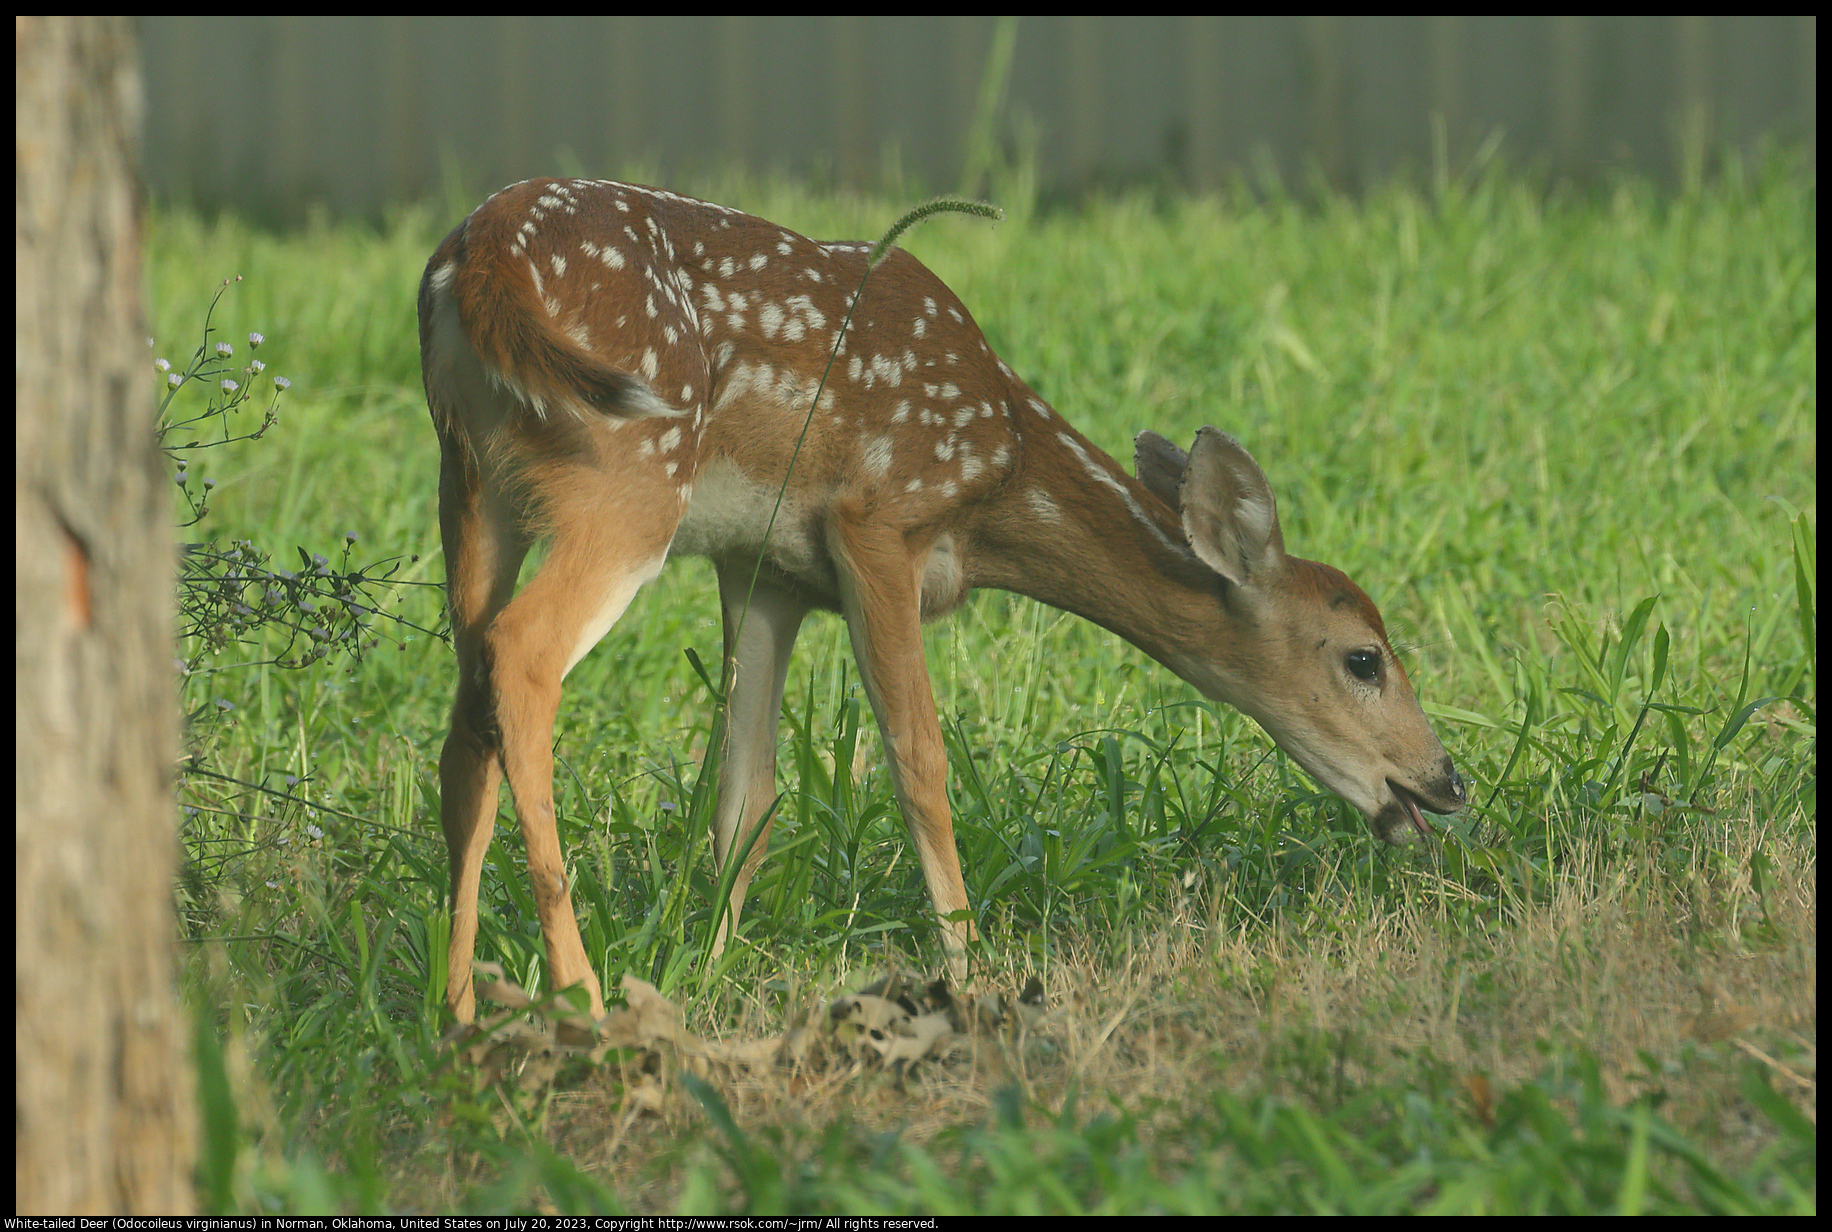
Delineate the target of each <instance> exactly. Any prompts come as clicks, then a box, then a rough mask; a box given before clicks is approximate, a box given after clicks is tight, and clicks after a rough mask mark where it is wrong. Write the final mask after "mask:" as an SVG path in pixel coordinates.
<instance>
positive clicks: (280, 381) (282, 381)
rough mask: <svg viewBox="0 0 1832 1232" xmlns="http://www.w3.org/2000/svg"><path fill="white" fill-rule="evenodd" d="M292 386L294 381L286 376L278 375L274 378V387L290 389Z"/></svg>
mask: <svg viewBox="0 0 1832 1232" xmlns="http://www.w3.org/2000/svg"><path fill="white" fill-rule="evenodd" d="M292 387H293V383H292V382H291V381H289V380H287V379H286V378H285V377H283V376H277V377H275V378H274V388H275V389H279V390H288V389H291V388H292Z"/></svg>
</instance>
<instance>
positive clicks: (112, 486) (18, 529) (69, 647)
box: [13, 17, 196, 1215]
mask: <svg viewBox="0 0 1832 1232" xmlns="http://www.w3.org/2000/svg"><path fill="white" fill-rule="evenodd" d="M13 46H14V58H15V69H16V73H17V75H16V78H15V88H16V91H17V93H16V96H15V110H14V121H15V124H16V126H17V133H16V139H17V144H16V146H15V171H16V176H15V188H16V191H17V194H18V200H17V203H16V212H15V214H14V226H15V244H16V258H17V262H18V264H17V266H16V270H15V282H14V296H15V300H14V303H15V309H16V313H17V319H16V323H15V331H16V333H15V350H14V356H15V361H16V363H15V369H14V392H15V395H16V405H15V412H14V415H15V418H14V425H15V432H16V444H17V449H18V452H17V453H16V454H15V455H14V475H15V503H16V507H17V522H16V526H15V537H14V547H15V553H16V555H15V564H14V570H15V573H14V580H15V588H14V627H15V636H16V638H17V642H16V646H15V652H16V659H15V667H16V676H15V680H14V690H15V692H14V703H15V706H14V708H15V712H16V716H17V720H18V733H17V735H16V736H15V737H14V751H15V755H16V757H17V762H16V777H15V780H14V784H15V786H14V793H15V794H14V812H15V825H16V832H15V837H14V845H15V857H16V859H15V870H16V876H17V879H18V880H17V883H16V885H15V887H14V888H15V906H14V922H15V936H16V940H15V945H16V947H17V948H16V950H15V953H14V960H15V962H16V964H17V966H16V970H15V974H14V981H15V983H14V988H15V992H16V1013H17V1020H16V1032H15V1036H14V1047H15V1049H16V1052H15V1060H14V1079H15V1085H14V1101H15V1128H16V1132H17V1135H18V1136H17V1139H16V1160H15V1162H16V1168H17V1172H16V1183H17V1190H16V1193H15V1197H14V1202H15V1207H14V1209H15V1210H17V1211H20V1212H22V1213H27V1214H43V1215H51V1214H55V1215H76V1214H154V1213H158V1214H178V1213H184V1212H188V1211H189V1210H190V1209H191V1206H192V1191H191V1159H192V1155H193V1150H194V1137H195V1133H194V1128H193V1123H194V1119H195V1106H196V1096H195V1088H194V1084H193V1082H192V1080H191V1077H190V1067H189V1062H188V1060H187V1049H186V1043H187V1039H186V1034H187V1033H186V1031H185V1030H184V1027H183V1023H184V1022H185V1021H186V1020H185V1018H184V1016H183V1015H182V1014H181V1013H180V1010H179V1006H178V1002H177V999H176V996H175V994H174V987H173V975H174V927H173V919H172V872H173V865H174V863H175V858H176V854H177V844H176V839H175V825H174V809H173V804H172V791H171V786H172V784H171V776H172V764H173V759H174V757H175V756H176V753H177V747H178V730H177V701H176V688H175V682H174V676H173V668H172V662H173V655H174V651H173V642H172V631H171V630H172V612H171V609H172V593H173V580H172V579H173V565H172V559H173V557H172V550H173V549H172V516H171V509H170V502H169V500H168V498H167V485H168V482H169V481H167V480H166V479H164V478H163V468H162V467H161V466H160V464H159V459H158V455H157V450H156V449H155V448H154V442H153V389H154V385H153V381H152V375H151V367H150V360H149V356H148V354H147V349H146V332H145V326H144V324H143V320H142V313H141V303H140V300H141V294H140V252H139V215H138V201H137V187H136V173H137V168H138V157H139V151H138V144H139V136H140V77H139V66H138V61H137V51H136V48H135V44H134V37H133V27H132V25H131V23H130V22H128V21H127V20H125V19H122V18H87V17H49V18H45V17H17V18H15V22H14V44H13Z"/></svg>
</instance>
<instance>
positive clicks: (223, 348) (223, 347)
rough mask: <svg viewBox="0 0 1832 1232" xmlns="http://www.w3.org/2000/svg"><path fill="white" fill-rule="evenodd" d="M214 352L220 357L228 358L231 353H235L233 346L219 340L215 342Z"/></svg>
mask: <svg viewBox="0 0 1832 1232" xmlns="http://www.w3.org/2000/svg"><path fill="white" fill-rule="evenodd" d="M216 353H217V354H218V355H220V356H221V357H222V358H224V359H228V358H229V357H230V356H231V355H233V354H235V348H234V347H232V346H230V345H229V344H228V343H227V342H219V343H217V344H216Z"/></svg>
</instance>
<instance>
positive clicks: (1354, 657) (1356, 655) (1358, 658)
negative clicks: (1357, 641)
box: [1342, 650, 1380, 684]
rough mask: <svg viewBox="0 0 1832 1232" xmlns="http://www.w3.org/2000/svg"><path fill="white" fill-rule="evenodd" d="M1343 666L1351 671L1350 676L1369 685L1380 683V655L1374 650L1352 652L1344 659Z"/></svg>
mask: <svg viewBox="0 0 1832 1232" xmlns="http://www.w3.org/2000/svg"><path fill="white" fill-rule="evenodd" d="M1342 663H1343V666H1344V667H1346V668H1348V669H1349V675H1351V676H1353V677H1355V679H1357V680H1365V681H1367V682H1368V683H1369V684H1378V683H1380V654H1379V652H1377V651H1373V650H1351V651H1349V652H1348V654H1347V655H1345V656H1344V657H1343V660H1342Z"/></svg>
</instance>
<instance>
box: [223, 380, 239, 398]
mask: <svg viewBox="0 0 1832 1232" xmlns="http://www.w3.org/2000/svg"><path fill="white" fill-rule="evenodd" d="M239 388H241V387H240V386H238V385H237V384H236V383H235V382H234V381H232V380H230V379H229V378H228V377H224V378H223V392H224V393H226V394H232V393H234V392H235V391H236V390H237V389H239Z"/></svg>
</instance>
